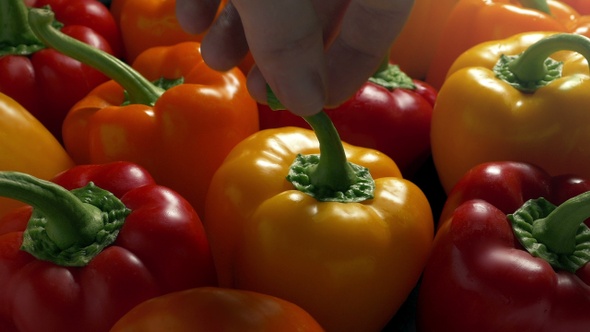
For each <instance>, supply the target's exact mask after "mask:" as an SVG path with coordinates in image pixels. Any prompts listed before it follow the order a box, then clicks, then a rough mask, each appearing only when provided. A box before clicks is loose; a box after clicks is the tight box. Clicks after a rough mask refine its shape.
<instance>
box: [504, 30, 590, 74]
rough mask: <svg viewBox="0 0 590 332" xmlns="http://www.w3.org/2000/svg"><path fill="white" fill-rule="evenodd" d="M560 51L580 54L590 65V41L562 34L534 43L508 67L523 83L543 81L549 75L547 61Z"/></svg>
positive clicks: (580, 36)
mask: <svg viewBox="0 0 590 332" xmlns="http://www.w3.org/2000/svg"><path fill="white" fill-rule="evenodd" d="M558 51H574V52H578V53H580V54H581V55H582V56H584V58H586V60H588V62H589V63H590V39H589V38H588V37H585V36H582V35H578V34H569V33H560V34H555V35H551V36H549V37H546V38H543V39H541V40H539V41H538V42H536V43H534V44H533V45H531V46H530V47H529V48H527V49H526V50H525V51H524V52H523V53H522V54H521V55H520V56H518V57H517V58H516V59H515V60H514V61H512V62H511V63H510V64H509V65H508V66H509V69H510V71H511V72H512V73H513V74H514V75H515V76H516V77H517V78H518V79H519V80H521V81H539V80H543V79H545V77H546V76H547V75H548V71H547V67H546V65H545V60H546V59H547V58H548V57H549V56H550V55H551V54H553V53H556V52H558Z"/></svg>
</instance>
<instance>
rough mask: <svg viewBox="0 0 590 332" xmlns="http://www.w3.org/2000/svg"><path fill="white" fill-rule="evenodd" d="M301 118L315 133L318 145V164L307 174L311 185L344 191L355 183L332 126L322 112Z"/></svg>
mask: <svg viewBox="0 0 590 332" xmlns="http://www.w3.org/2000/svg"><path fill="white" fill-rule="evenodd" d="M303 118H304V119H305V121H307V123H309V125H310V126H311V128H312V129H313V131H314V132H315V134H316V136H317V138H318V141H319V145H320V159H319V162H318V164H317V166H316V167H315V169H313V171H312V173H311V174H309V176H310V180H311V183H312V184H313V185H314V186H316V187H321V188H330V189H332V190H336V191H345V190H346V189H348V188H349V187H350V186H351V185H352V184H354V183H355V182H356V181H355V180H356V176H355V173H354V170H353V169H352V167H351V166H350V164H349V163H348V161H347V159H346V153H345V152H344V147H343V146H342V141H341V140H340V136H339V135H338V131H337V130H336V128H335V127H334V124H333V123H332V121H331V120H330V118H329V117H328V115H327V114H326V113H325V112H324V111H320V112H319V113H316V114H314V115H312V116H307V117H303Z"/></svg>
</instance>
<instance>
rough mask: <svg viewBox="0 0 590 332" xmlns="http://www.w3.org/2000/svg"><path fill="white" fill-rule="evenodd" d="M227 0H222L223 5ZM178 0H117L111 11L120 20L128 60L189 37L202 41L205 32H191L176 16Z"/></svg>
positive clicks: (114, 1)
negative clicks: (149, 50)
mask: <svg viewBox="0 0 590 332" xmlns="http://www.w3.org/2000/svg"><path fill="white" fill-rule="evenodd" d="M226 1H227V0H221V2H220V6H219V8H223V5H224V4H225V3H226ZM175 6H176V1H175V0H113V1H111V5H110V11H111V13H112V14H113V17H114V18H115V20H116V21H117V23H118V25H119V27H120V29H121V36H122V39H123V43H124V47H125V61H127V62H129V63H132V62H133V61H135V58H137V56H138V55H139V54H140V53H141V52H143V51H145V50H147V49H148V48H151V47H155V46H172V45H174V44H178V43H181V42H186V41H193V42H200V41H201V40H202V39H203V36H204V35H205V34H204V33H202V34H196V35H193V34H190V33H188V32H186V31H184V30H183V29H182V27H181V26H180V24H179V23H178V20H177V19H176V12H175Z"/></svg>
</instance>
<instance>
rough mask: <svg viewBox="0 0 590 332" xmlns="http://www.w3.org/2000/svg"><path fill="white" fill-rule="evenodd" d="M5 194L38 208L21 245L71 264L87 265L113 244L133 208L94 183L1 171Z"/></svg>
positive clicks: (0, 187) (1, 191)
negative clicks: (74, 185) (64, 183)
mask: <svg viewBox="0 0 590 332" xmlns="http://www.w3.org/2000/svg"><path fill="white" fill-rule="evenodd" d="M0 196H3V197H8V198H12V199H16V200H19V201H22V202H24V203H27V204H29V205H31V206H32V207H33V214H32V216H31V219H30V220H29V223H28V225H27V229H26V230H25V233H24V234H23V244H22V247H21V249H22V250H24V251H27V252H29V253H30V254H32V255H33V256H35V257H37V258H38V259H42V260H48V261H52V262H54V263H56V264H59V265H65V266H83V265H86V264H87V263H88V262H89V261H90V260H91V259H92V258H93V257H94V256H96V255H97V254H98V253H99V252H100V251H101V250H102V249H103V248H105V247H106V246H108V245H109V244H111V243H112V242H113V241H114V240H115V239H116V236H117V234H118V232H119V229H120V228H121V226H122V225H123V222H124V220H125V217H126V216H127V214H128V213H129V210H128V209H127V208H126V207H125V205H124V204H123V203H122V202H121V201H120V200H119V199H118V198H116V197H115V196H114V195H112V194H111V193H109V192H107V191H105V190H103V189H100V188H98V187H96V186H94V185H93V184H89V185H88V186H86V187H84V188H80V189H77V190H73V191H68V190H66V189H65V188H63V187H61V186H59V185H57V184H55V183H53V182H49V181H45V180H41V179H38V178H35V177H33V176H31V175H28V174H24V173H19V172H0Z"/></svg>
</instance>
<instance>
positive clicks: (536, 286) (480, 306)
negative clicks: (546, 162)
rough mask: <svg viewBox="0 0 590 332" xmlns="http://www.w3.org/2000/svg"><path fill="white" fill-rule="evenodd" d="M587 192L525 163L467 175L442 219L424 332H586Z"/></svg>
mask: <svg viewBox="0 0 590 332" xmlns="http://www.w3.org/2000/svg"><path fill="white" fill-rule="evenodd" d="M589 191H590V181H589V180H588V179H583V178H579V177H576V176H573V175H560V176H551V175H550V174H549V173H547V172H546V171H545V170H543V169H540V168H538V167H536V166H533V165H531V164H527V163H520V162H490V163H484V164H480V165H478V166H476V167H474V168H472V169H471V170H470V171H469V172H467V173H466V174H465V176H464V177H463V178H462V179H461V180H460V181H459V182H458V183H457V184H456V185H455V187H454V188H453V190H452V191H451V192H450V193H449V197H448V200H447V201H446V204H445V207H444V209H443V212H442V215H441V219H440V222H439V228H438V231H437V234H436V237H435V245H434V247H433V249H432V254H431V257H430V259H429V261H428V263H427V266H426V268H425V270H424V274H423V279H422V283H421V286H420V290H419V295H418V313H417V315H418V321H417V324H418V327H419V328H418V330H419V331H428V332H433V331H454V332H462V331H503V332H511V331H538V332H543V331H547V332H548V331H568V332H574V331H580V332H581V331H588V329H589V328H590V315H588V313H589V312H590V264H587V262H588V260H590V229H588V227H587V225H586V224H585V223H584V221H585V220H586V219H587V218H588V217H589V216H590V211H589V207H590V203H589V201H590V192H589ZM572 197H573V198H572ZM556 205H558V206H557V207H556ZM587 222H588V221H587V220H586V223H587Z"/></svg>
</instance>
